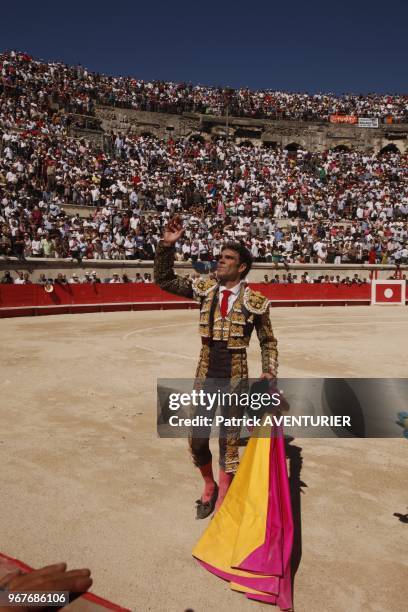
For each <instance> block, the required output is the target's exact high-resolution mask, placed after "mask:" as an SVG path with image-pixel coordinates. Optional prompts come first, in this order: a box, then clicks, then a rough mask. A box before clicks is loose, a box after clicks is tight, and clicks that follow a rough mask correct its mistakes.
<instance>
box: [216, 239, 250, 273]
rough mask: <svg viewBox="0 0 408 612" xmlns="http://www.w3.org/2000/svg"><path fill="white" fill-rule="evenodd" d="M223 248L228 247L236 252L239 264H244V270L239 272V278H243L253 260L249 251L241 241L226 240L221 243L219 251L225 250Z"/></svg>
mask: <svg viewBox="0 0 408 612" xmlns="http://www.w3.org/2000/svg"><path fill="white" fill-rule="evenodd" d="M225 249H230V251H235V252H236V253H238V255H239V263H240V265H241V264H245V265H246V268H245V270H244V271H243V272H241V278H245V277H246V276H247V274H249V272H250V270H251V268H252V261H253V260H252V255H251V253H250V252H249V251H248V249H247V248H246V246H244V245H243V244H242V243H241V242H226V243H225V244H223V245H222V249H221V252H222V251H225Z"/></svg>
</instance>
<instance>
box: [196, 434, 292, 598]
mask: <svg viewBox="0 0 408 612" xmlns="http://www.w3.org/2000/svg"><path fill="white" fill-rule="evenodd" d="M262 435H265V431H263V433H262ZM292 544H293V518H292V507H291V500H290V492H289V480H288V472H287V467H286V457H285V443H284V437H283V432H282V430H279V429H277V428H274V429H273V430H272V433H271V436H270V437H252V438H251V439H250V441H249V442H248V445H247V447H246V450H245V453H244V455H243V457H242V459H241V463H240V466H239V469H238V471H237V473H236V475H235V477H234V479H233V481H232V483H231V486H230V488H229V491H228V493H227V495H226V497H225V499H224V502H223V504H222V506H221V507H220V509H219V510H218V512H217V513H216V514H215V515H214V518H213V519H212V520H211V521H210V523H209V525H208V527H207V529H206V530H205V532H204V534H203V535H202V537H201V538H200V540H199V541H198V542H197V544H196V546H195V547H194V549H193V556H194V557H196V559H198V561H199V563H200V564H201V565H202V566H203V567H204V568H205V569H207V570H208V571H210V572H212V573H213V574H215V575H216V576H219V577H220V578H223V579H224V580H228V581H229V582H230V586H231V589H233V590H235V591H241V592H243V593H244V594H245V595H246V597H247V598H249V599H256V600H258V601H262V602H265V603H271V604H276V605H278V606H279V607H280V608H281V610H290V609H291V608H292V583H291V568H290V560H291V553H292Z"/></svg>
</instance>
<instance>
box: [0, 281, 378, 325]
mask: <svg viewBox="0 0 408 612" xmlns="http://www.w3.org/2000/svg"><path fill="white" fill-rule="evenodd" d="M251 287H252V288H253V289H255V290H257V291H260V292H261V293H263V295H265V296H266V297H267V298H269V299H270V300H271V305H272V306H295V305H297V304H299V305H300V306H301V305H315V304H328V305H329V304H333V305H334V304H335V305H337V304H338V305H341V304H345V303H350V304H353V303H355V304H357V303H358V304H369V303H370V295H371V294H370V291H371V286H370V285H369V284H365V285H351V286H347V285H335V284H316V285H315V284H313V285H311V284H302V283H299V284H290V285H266V284H263V283H253V284H251ZM197 307H198V305H197V303H196V302H194V301H193V300H190V299H188V298H183V297H179V296H176V295H172V294H171V293H167V292H166V291H163V290H162V289H160V288H159V287H157V286H156V285H154V284H147V285H145V284H135V283H123V284H115V285H113V284H112V285H110V284H95V285H79V284H78V285H54V290H53V291H52V292H51V293H47V292H46V291H45V289H44V287H43V286H42V285H34V284H33V285H0V316H2V317H7V316H20V315H32V314H57V313H58V312H59V313H67V312H81V311H82V312H85V311H86V312H93V311H97V310H106V311H111V310H130V309H132V310H150V309H151V310H153V309H162V308H197Z"/></svg>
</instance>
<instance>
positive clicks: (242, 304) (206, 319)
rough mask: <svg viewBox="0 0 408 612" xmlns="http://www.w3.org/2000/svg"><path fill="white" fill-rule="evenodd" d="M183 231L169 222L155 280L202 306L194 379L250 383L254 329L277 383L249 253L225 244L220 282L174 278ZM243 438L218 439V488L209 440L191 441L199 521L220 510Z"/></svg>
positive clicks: (266, 371)
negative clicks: (250, 279) (251, 282)
mask: <svg viewBox="0 0 408 612" xmlns="http://www.w3.org/2000/svg"><path fill="white" fill-rule="evenodd" d="M183 231H184V230H183V227H182V222H181V220H180V218H179V217H175V218H173V219H172V220H170V222H169V224H168V225H167V227H166V229H165V231H164V234H163V239H162V240H161V241H160V242H159V243H158V245H157V249H156V257H155V263H154V276H155V282H156V283H157V285H158V286H159V287H161V289H164V290H165V291H169V292H170V293H174V294H176V295H180V296H184V297H187V298H194V299H196V300H197V301H198V302H199V305H200V321H199V333H200V335H201V341H202V347H201V352H200V357H199V361H198V366H197V370H196V379H204V380H210V379H227V380H237V381H238V380H244V381H245V380H247V379H248V363H247V348H248V345H249V341H250V338H251V334H252V331H253V329H254V328H255V330H256V334H257V336H258V340H259V344H260V348H261V359H262V374H261V378H267V379H274V378H276V375H277V365H278V363H277V358H278V351H277V341H276V339H275V337H274V334H273V331H272V326H271V321H270V316H269V300H268V299H267V298H266V297H265V296H263V295H262V294H261V293H259V292H258V291H254V290H252V289H251V288H250V287H249V286H248V284H247V283H246V281H245V278H246V276H247V274H248V272H249V271H250V269H251V266H252V257H251V254H250V252H249V251H248V249H246V247H245V246H243V245H242V244H240V243H238V242H233V243H231V242H230V243H227V244H226V245H224V247H223V248H222V251H221V254H220V257H219V260H218V264H217V271H216V279H212V278H197V279H193V280H192V279H189V278H184V277H181V276H178V275H176V274H175V273H174V259H175V244H176V242H177V241H178V240H179V239H180V237H181V236H182V234H183ZM241 416H242V415H241ZM239 437H240V428H237V427H234V428H229V429H227V430H226V431H224V433H223V435H222V436H221V435H220V439H219V452H220V457H219V484H218V485H217V483H216V481H215V479H214V475H213V467H212V454H211V451H210V447H209V439H208V437H205V438H203V437H195V436H194V435H191V436H190V438H189V447H190V451H191V455H192V458H193V462H194V464H195V465H196V466H197V467H198V468H199V470H200V472H201V475H202V477H203V480H204V492H203V494H202V496H201V498H200V499H199V500H197V502H196V504H197V508H196V512H197V515H196V517H197V518H205V517H207V516H209V515H210V514H211V513H212V512H213V511H214V509H215V510H217V509H218V508H219V506H220V505H221V503H222V501H223V499H224V497H225V495H226V493H227V491H228V488H229V485H230V483H231V481H232V478H233V476H234V474H235V472H236V470H237V468H238V465H239Z"/></svg>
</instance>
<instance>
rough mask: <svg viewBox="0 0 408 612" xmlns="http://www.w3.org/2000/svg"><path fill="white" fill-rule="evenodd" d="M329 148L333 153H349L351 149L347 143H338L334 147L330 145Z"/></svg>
mask: <svg viewBox="0 0 408 612" xmlns="http://www.w3.org/2000/svg"><path fill="white" fill-rule="evenodd" d="M331 150H332V151H334V152H335V153H341V152H343V153H344V152H346V153H349V152H350V151H351V147H350V145H348V144H344V143H340V144H338V145H336V146H335V147H332V149H331Z"/></svg>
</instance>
